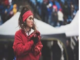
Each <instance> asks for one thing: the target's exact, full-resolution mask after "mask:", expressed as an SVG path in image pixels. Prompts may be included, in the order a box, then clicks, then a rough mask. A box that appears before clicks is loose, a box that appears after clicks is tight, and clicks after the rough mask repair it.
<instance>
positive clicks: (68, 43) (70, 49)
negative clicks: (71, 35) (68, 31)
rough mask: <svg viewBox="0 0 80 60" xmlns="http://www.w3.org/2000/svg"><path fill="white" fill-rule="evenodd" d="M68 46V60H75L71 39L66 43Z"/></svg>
mask: <svg viewBox="0 0 80 60" xmlns="http://www.w3.org/2000/svg"><path fill="white" fill-rule="evenodd" d="M66 45H67V46H66V49H67V54H68V60H74V53H73V50H72V48H71V47H70V39H69V40H67V41H66Z"/></svg>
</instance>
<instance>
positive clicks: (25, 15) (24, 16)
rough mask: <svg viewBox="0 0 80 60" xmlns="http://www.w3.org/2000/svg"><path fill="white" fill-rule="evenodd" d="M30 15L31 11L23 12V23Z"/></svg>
mask: <svg viewBox="0 0 80 60" xmlns="http://www.w3.org/2000/svg"><path fill="white" fill-rule="evenodd" d="M30 15H33V13H32V12H31V10H29V11H27V12H25V13H24V14H23V16H22V17H23V22H24V21H25V20H26V19H27V18H28V17H29V16H30Z"/></svg>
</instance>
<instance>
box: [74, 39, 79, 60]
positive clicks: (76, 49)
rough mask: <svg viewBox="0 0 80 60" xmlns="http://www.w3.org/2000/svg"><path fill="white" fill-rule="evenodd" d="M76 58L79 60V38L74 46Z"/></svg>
mask: <svg viewBox="0 0 80 60" xmlns="http://www.w3.org/2000/svg"><path fill="white" fill-rule="evenodd" d="M74 53H75V60H79V40H77V41H76V45H75V47H74Z"/></svg>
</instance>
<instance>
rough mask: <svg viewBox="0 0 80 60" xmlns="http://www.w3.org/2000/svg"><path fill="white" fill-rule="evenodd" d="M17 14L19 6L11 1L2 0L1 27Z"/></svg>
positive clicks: (0, 4) (0, 8)
mask: <svg viewBox="0 0 80 60" xmlns="http://www.w3.org/2000/svg"><path fill="white" fill-rule="evenodd" d="M16 12H17V5H16V4H12V2H9V0H0V25H2V24H3V23H4V22H6V21H7V20H8V19H10V18H11V17H12V16H13V15H14V14H15V13H16Z"/></svg>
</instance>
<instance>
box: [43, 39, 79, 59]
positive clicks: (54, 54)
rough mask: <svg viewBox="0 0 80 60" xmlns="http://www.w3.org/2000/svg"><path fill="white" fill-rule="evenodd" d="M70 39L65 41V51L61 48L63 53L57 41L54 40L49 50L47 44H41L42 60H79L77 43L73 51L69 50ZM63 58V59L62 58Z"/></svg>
mask: <svg viewBox="0 0 80 60" xmlns="http://www.w3.org/2000/svg"><path fill="white" fill-rule="evenodd" d="M70 44H71V41H70V39H68V40H66V46H65V48H66V50H65V48H63V52H62V51H61V48H60V46H59V44H58V41H56V40H54V41H53V45H52V46H51V48H50V47H49V46H48V45H47V42H46V41H44V42H43V49H42V60H79V58H78V57H79V55H78V53H79V51H78V50H79V45H78V44H79V42H78V40H77V41H76V45H75V47H74V49H72V48H71V45H70ZM62 56H63V57H62Z"/></svg>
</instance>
